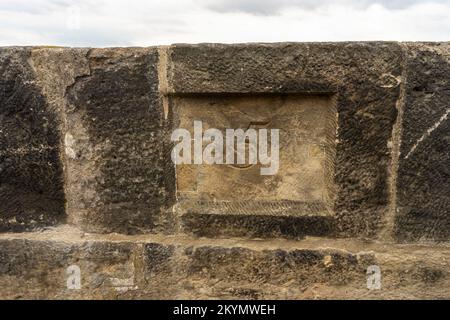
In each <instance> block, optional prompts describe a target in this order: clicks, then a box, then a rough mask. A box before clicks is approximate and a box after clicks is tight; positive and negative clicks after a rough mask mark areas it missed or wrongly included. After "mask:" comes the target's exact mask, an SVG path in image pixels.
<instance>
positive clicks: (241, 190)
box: [171, 95, 337, 216]
mask: <svg viewBox="0 0 450 320" xmlns="http://www.w3.org/2000/svg"><path fill="white" fill-rule="evenodd" d="M171 101H172V102H171V103H172V106H173V107H174V114H175V115H176V119H175V124H176V127H177V128H185V129H187V130H189V131H190V132H191V134H193V124H194V121H202V122H203V129H204V130H207V129H210V128H216V129H219V130H221V131H222V132H223V133H225V130H226V129H242V130H244V131H246V130H247V129H250V128H253V129H279V130H280V136H279V143H280V149H279V170H278V172H277V174H275V175H273V176H264V175H261V174H260V168H261V165H260V164H250V163H248V162H247V163H246V164H239V165H236V164H233V165H230V164H223V165H217V164H214V165H206V164H202V165H189V164H183V165H179V166H177V190H178V197H179V199H180V200H181V202H182V203H183V202H184V203H186V208H189V209H190V210H199V211H202V212H205V213H206V212H207V213H210V214H211V213H217V214H240V215H243V214H260V215H265V214H269V215H294V216H295V215H329V214H330V213H331V206H332V201H333V197H334V184H333V172H334V165H333V164H334V157H335V140H336V130H337V113H336V110H335V104H334V100H333V97H332V96H325V95H321V96H307V95H251V96H249V95H241V96H239V95H235V96H223V95H207V96H202V97H186V96H184V97H172V100H171ZM248 147H249V144H248V141H247V150H246V159H247V160H248ZM187 204H188V205H187Z"/></svg>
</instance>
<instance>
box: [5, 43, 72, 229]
mask: <svg viewBox="0 0 450 320" xmlns="http://www.w3.org/2000/svg"><path fill="white" fill-rule="evenodd" d="M31 51H32V50H31V48H0V231H14V232H20V231H27V230H33V229H36V228H43V227H46V226H53V225H56V224H58V223H60V222H63V221H64V220H65V214H64V201H65V200H64V181H63V169H62V161H61V158H60V149H61V148H60V147H61V136H60V131H59V129H60V123H61V118H60V113H59V112H58V110H56V109H54V108H53V106H52V105H51V104H50V103H49V101H48V100H47V98H46V97H45V95H44V94H43V92H42V90H41V88H40V86H39V85H38V80H37V75H36V72H35V70H34V69H33V68H32V64H31V63H30V60H31Z"/></svg>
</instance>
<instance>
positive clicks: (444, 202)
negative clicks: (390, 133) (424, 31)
mask: <svg viewBox="0 0 450 320" xmlns="http://www.w3.org/2000/svg"><path fill="white" fill-rule="evenodd" d="M406 46H407V48H408V50H407V52H408V56H407V59H406V74H405V77H406V85H405V98H404V99H405V100H404V106H403V108H404V111H403V116H402V119H401V123H402V124H401V132H402V135H401V138H400V139H401V150H400V151H401V153H400V158H399V168H398V180H397V184H398V193H397V194H398V203H397V210H398V213H397V217H396V228H395V232H396V236H397V238H398V239H399V240H400V241H417V240H435V241H448V240H449V239H450V45H449V44H448V43H419V44H407V45H406Z"/></svg>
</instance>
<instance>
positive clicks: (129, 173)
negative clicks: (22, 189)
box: [65, 48, 174, 234]
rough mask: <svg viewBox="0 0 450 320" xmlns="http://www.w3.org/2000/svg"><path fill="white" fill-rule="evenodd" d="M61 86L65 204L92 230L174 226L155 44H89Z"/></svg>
mask: <svg viewBox="0 0 450 320" xmlns="http://www.w3.org/2000/svg"><path fill="white" fill-rule="evenodd" d="M86 59H87V61H86V63H88V65H89V69H90V73H89V74H88V75H84V76H82V77H78V78H77V80H76V82H75V83H74V84H73V85H72V86H71V87H70V88H69V89H68V92H67V102H68V104H67V108H66V118H67V128H66V135H65V144H66V159H67V162H68V176H67V179H68V194H69V196H68V210H69V216H70V218H71V221H72V222H73V223H76V224H78V225H81V226H82V227H83V228H84V229H85V230H90V231H95V232H102V233H103V232H119V233H128V234H130V233H142V232H152V231H156V230H163V231H165V232H167V231H168V230H170V228H171V226H172V225H173V224H172V222H171V219H170V214H169V213H168V212H166V210H167V209H169V208H170V206H171V205H172V204H173V202H174V186H173V181H174V177H173V176H174V172H173V166H172V165H169V164H168V163H170V164H171V160H170V153H169V152H168V151H167V148H169V145H168V144H167V143H166V141H167V139H169V137H170V135H169V134H167V132H166V130H167V126H166V121H165V120H164V114H163V108H162V104H161V101H160V97H159V93H158V74H157V62H158V55H157V52H156V50H155V49H132V48H129V49H104V50H101V49H98V50H97V49H94V50H91V51H89V52H88V53H87V57H86Z"/></svg>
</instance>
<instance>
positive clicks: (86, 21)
mask: <svg viewBox="0 0 450 320" xmlns="http://www.w3.org/2000/svg"><path fill="white" fill-rule="evenodd" d="M72 4H76V5H77V6H78V7H79V10H80V17H79V22H80V24H79V26H80V28H79V29H77V28H75V29H74V28H73V23H72V24H71V23H70V22H71V21H72V22H73V21H74V20H73V19H74V17H73V13H74V12H76V10H75V11H74V10H69V8H70V7H71V5H72ZM71 14H72V16H71ZM75 21H77V19H75ZM68 22H69V24H68ZM68 26H72V28H68ZM449 39H450V0H409V1H406V0H391V1H387V0H379V1H376V3H375V4H374V1H368V0H362V1H361V0H335V1H326V0H314V1H313V0H279V1H269V0H239V1H237V0H228V1H226V2H225V1H224V0H184V1H181V0H153V1H138V0H127V1H119V0H109V1H108V0H99V1H87V0H81V1H76V2H75V1H68V0H34V1H29V0H28V1H24V0H13V1H12V0H11V1H10V0H0V45H66V46H95V47H102V46H131V45H138V46H149V45H156V44H170V43H179V42H185V43H186V42H187V43H197V42H225V43H231V42H278V41H351V40H401V41H416V40H417V41H418V40H430V41H448V40H449Z"/></svg>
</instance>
